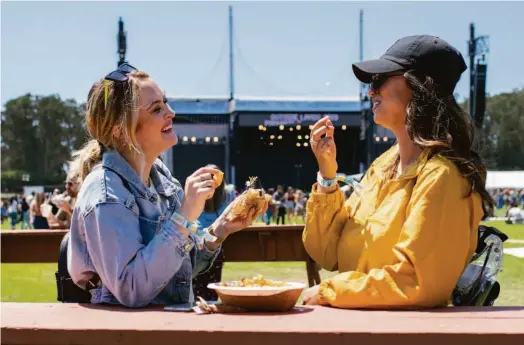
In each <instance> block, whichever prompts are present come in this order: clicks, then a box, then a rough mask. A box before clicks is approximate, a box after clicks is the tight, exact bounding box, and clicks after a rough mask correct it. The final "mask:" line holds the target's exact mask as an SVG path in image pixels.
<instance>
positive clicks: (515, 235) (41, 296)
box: [1, 222, 524, 306]
mask: <svg viewBox="0 0 524 345" xmlns="http://www.w3.org/2000/svg"><path fill="white" fill-rule="evenodd" d="M489 224H490V225H493V226H495V227H497V228H498V229H500V230H501V231H503V232H505V233H506V234H507V235H508V236H510V238H511V239H520V240H524V225H507V224H505V223H504V222H490V223H489ZM2 228H3V226H2ZM8 228H9V227H8ZM507 247H508V248H510V247H511V248H514V247H524V244H521V245H519V244H513V243H512V244H508V245H507ZM1 271H2V272H1V301H2V302H56V283H55V278H54V273H55V271H56V264H1ZM254 274H262V275H264V276H266V277H268V278H273V279H279V280H284V281H298V282H304V283H307V275H306V268H305V264H304V263H300V262H281V263H280V262H279V263H262V262H261V263H226V264H225V266H224V271H223V280H235V279H239V278H242V277H246V276H252V275H254ZM334 274H336V273H332V272H327V271H322V272H321V278H327V277H329V276H332V275H334ZM499 281H500V284H501V287H502V288H501V296H500V297H499V299H497V301H496V305H501V306H502V305H503V306H524V259H519V258H516V257H514V256H510V255H505V256H504V270H503V272H502V273H501V274H500V275H499Z"/></svg>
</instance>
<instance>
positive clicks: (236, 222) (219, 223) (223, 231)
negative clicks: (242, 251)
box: [210, 177, 271, 240]
mask: <svg viewBox="0 0 524 345" xmlns="http://www.w3.org/2000/svg"><path fill="white" fill-rule="evenodd" d="M246 185H247V189H246V191H245V192H244V193H242V194H241V195H240V196H238V197H237V198H236V199H235V200H233V202H232V203H231V204H229V206H228V207H227V208H226V209H225V211H224V212H223V213H222V215H220V217H218V219H217V220H216V221H215V222H214V223H213V224H212V225H211V227H210V230H211V233H212V234H213V235H214V236H217V237H218V238H219V239H220V240H224V239H225V238H226V237H227V236H229V235H230V234H232V233H234V232H237V231H240V230H242V229H244V228H246V227H248V226H249V225H251V223H253V221H255V220H256V219H257V218H258V217H260V216H261V215H263V214H264V213H265V212H266V211H267V208H268V205H269V201H270V200H271V196H270V195H267V194H265V193H264V190H263V189H262V185H261V184H260V180H259V179H258V177H252V178H250V179H249V181H248V182H247V183H246Z"/></svg>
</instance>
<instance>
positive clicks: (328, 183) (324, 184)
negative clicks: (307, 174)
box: [317, 171, 338, 187]
mask: <svg viewBox="0 0 524 345" xmlns="http://www.w3.org/2000/svg"><path fill="white" fill-rule="evenodd" d="M337 181H338V176H337V175H335V178H332V179H331V180H326V179H324V178H323V177H322V175H320V171H319V172H317V182H318V184H319V186H321V187H332V186H334V185H336V184H337Z"/></svg>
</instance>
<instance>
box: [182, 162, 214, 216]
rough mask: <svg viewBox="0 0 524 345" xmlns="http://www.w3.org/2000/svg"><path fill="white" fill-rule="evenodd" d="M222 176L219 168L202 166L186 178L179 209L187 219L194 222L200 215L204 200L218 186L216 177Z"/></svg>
mask: <svg viewBox="0 0 524 345" xmlns="http://www.w3.org/2000/svg"><path fill="white" fill-rule="evenodd" d="M222 176H223V173H222V172H221V171H220V170H218V169H214V168H211V167H204V168H200V169H198V170H197V171H195V172H194V173H193V174H192V175H191V176H189V177H188V178H187V179H186V185H185V190H184V201H183V203H182V207H181V210H180V211H181V213H182V215H183V216H184V217H185V218H186V219H187V220H188V221H190V222H194V221H195V219H197V218H198V217H199V216H200V214H201V213H202V211H203V210H204V205H205V203H206V200H207V199H209V198H211V197H212V196H213V193H215V189H216V187H218V186H219V185H218V184H216V183H217V179H220V180H221V179H222ZM215 177H216V179H215ZM220 182H221V183H222V181H220Z"/></svg>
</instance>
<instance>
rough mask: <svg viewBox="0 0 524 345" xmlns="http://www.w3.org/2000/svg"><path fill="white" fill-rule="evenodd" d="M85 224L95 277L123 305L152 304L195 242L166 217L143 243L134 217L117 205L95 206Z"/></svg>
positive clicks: (127, 210) (131, 213) (136, 218)
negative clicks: (150, 238)
mask: <svg viewBox="0 0 524 345" xmlns="http://www.w3.org/2000/svg"><path fill="white" fill-rule="evenodd" d="M84 222H85V236H86V242H87V248H88V252H89V256H90V257H91V261H92V262H93V265H94V267H95V269H96V271H97V273H98V275H99V276H100V278H101V280H102V282H103V284H104V286H106V287H107V288H108V289H109V291H111V293H112V294H113V295H114V296H115V297H116V299H117V300H118V301H119V302H120V303H121V304H123V305H124V306H127V307H142V306H146V305H148V304H149V303H151V302H152V301H153V299H154V298H155V297H156V296H157V295H158V294H159V293H160V291H161V290H162V289H163V288H164V287H165V286H166V285H167V283H168V282H169V280H171V278H172V277H173V276H174V275H175V274H176V272H178V270H179V269H180V267H181V265H182V261H183V260H184V259H185V258H186V257H188V256H189V253H190V252H191V250H192V249H193V247H194V244H195V242H194V241H193V239H191V238H187V237H185V236H184V234H183V233H182V232H181V231H180V229H178V227H177V225H176V224H175V223H173V222H172V221H171V220H169V219H166V220H164V219H161V220H160V222H159V224H158V231H157V233H156V235H155V236H154V237H153V239H152V240H151V241H150V242H149V243H148V244H147V245H144V241H143V240H142V236H141V233H140V225H139V218H138V216H137V215H136V214H135V213H134V212H133V211H132V210H130V209H129V208H127V207H126V206H125V205H123V204H121V203H103V204H99V205H97V206H96V207H95V208H94V209H93V210H91V212H89V213H88V214H87V215H86V217H85V218H84ZM204 257H212V255H209V254H208V255H207V256H206V255H204ZM200 260H202V259H200ZM208 260H210V259H208Z"/></svg>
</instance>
